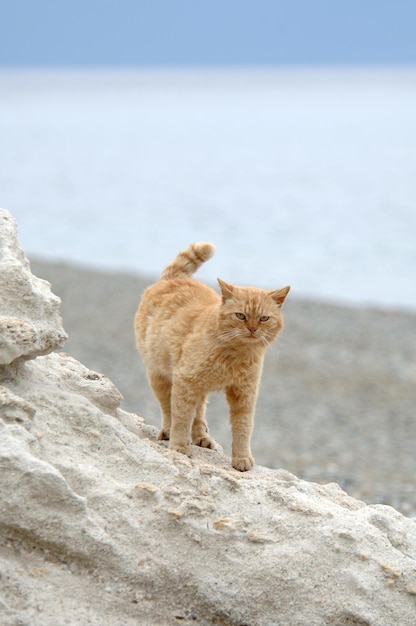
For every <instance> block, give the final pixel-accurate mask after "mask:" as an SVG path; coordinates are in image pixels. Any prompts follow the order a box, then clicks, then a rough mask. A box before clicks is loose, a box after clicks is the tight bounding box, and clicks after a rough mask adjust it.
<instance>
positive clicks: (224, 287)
mask: <svg viewBox="0 0 416 626" xmlns="http://www.w3.org/2000/svg"><path fill="white" fill-rule="evenodd" d="M217 280H218V284H219V286H220V289H221V294H222V301H223V302H225V301H226V300H228V298H232V297H233V295H234V287H233V285H230V284H229V283H226V282H224V281H223V280H221V278H217Z"/></svg>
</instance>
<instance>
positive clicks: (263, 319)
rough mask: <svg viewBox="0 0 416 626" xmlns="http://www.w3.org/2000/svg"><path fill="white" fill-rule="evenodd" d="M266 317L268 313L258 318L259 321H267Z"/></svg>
mask: <svg viewBox="0 0 416 626" xmlns="http://www.w3.org/2000/svg"><path fill="white" fill-rule="evenodd" d="M268 319H269V316H268V315H262V316H261V318H260V321H261V322H267V320H268Z"/></svg>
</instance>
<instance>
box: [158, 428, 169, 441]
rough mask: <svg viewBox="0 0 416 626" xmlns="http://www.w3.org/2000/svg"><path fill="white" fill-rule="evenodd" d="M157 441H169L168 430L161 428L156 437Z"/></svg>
mask: <svg viewBox="0 0 416 626" xmlns="http://www.w3.org/2000/svg"><path fill="white" fill-rule="evenodd" d="M157 439H158V441H168V440H169V439H170V431H169V429H168V428H162V430H160V431H159V433H158V435H157Z"/></svg>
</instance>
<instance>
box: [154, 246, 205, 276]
mask: <svg viewBox="0 0 416 626" xmlns="http://www.w3.org/2000/svg"><path fill="white" fill-rule="evenodd" d="M214 252H215V246H214V244H213V243H207V242H204V241H201V242H199V243H191V245H190V246H188V247H187V248H185V250H182V252H179V254H178V255H177V256H176V257H175V258H174V259H173V261H172V262H171V263H169V265H167V266H166V267H165V269H164V270H163V273H162V278H165V279H170V278H187V277H188V276H192V274H193V273H194V272H196V270H197V269H198V268H199V267H200V266H201V265H202V264H203V263H205V261H208V259H210V258H211V257H212V256H213V254H214Z"/></svg>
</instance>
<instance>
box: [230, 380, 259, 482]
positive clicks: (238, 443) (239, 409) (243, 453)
mask: <svg viewBox="0 0 416 626" xmlns="http://www.w3.org/2000/svg"><path fill="white" fill-rule="evenodd" d="M226 396H227V401H228V404H229V407H230V422H231V433H232V446H231V457H232V458H231V464H232V466H233V467H234V468H235V469H237V470H239V471H240V472H245V471H247V470H249V469H251V468H252V467H253V465H254V459H253V456H252V454H251V449H250V439H251V433H252V432H253V423H254V408H255V405H256V397H257V387H254V386H251V385H249V386H246V387H244V388H239V387H235V386H232V387H227V389H226Z"/></svg>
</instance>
